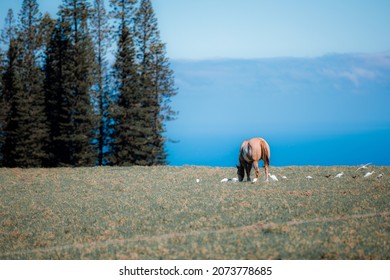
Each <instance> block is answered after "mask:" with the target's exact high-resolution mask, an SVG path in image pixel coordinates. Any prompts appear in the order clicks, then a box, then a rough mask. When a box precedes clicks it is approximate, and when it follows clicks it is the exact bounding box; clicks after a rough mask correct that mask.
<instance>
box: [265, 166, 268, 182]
mask: <svg viewBox="0 0 390 280" xmlns="http://www.w3.org/2000/svg"><path fill="white" fill-rule="evenodd" d="M264 171H265V177H266V178H267V179H266V181H267V182H268V164H264Z"/></svg>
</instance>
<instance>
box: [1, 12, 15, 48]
mask: <svg viewBox="0 0 390 280" xmlns="http://www.w3.org/2000/svg"><path fill="white" fill-rule="evenodd" d="M0 39H1V40H0V42H1V43H2V44H3V45H4V46H5V47H7V48H8V47H9V46H10V45H11V41H12V40H14V39H16V24H15V17H14V12H13V10H12V9H9V10H8V12H7V16H6V18H5V24H4V29H3V30H2V31H1V37H0Z"/></svg>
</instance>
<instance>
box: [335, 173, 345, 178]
mask: <svg viewBox="0 0 390 280" xmlns="http://www.w3.org/2000/svg"><path fill="white" fill-rule="evenodd" d="M343 175H344V172H341V173H339V174H337V175H336V176H334V177H335V178H341V176H343Z"/></svg>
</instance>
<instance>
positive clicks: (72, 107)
mask: <svg viewBox="0 0 390 280" xmlns="http://www.w3.org/2000/svg"><path fill="white" fill-rule="evenodd" d="M89 13H90V9H89V5H88V2H87V1H86V0H63V4H62V5H61V6H60V11H59V20H58V22H57V25H56V28H55V31H54V33H53V36H52V40H51V43H50V47H49V48H48V50H47V59H46V66H45V71H46V82H45V88H46V94H47V99H46V105H47V108H46V111H47V112H48V115H49V119H50V117H53V119H51V120H50V122H51V123H50V133H51V135H52V137H51V141H50V146H51V148H50V151H51V153H52V159H53V160H52V164H54V165H60V166H67V165H68V166H69V165H70V166H91V165H95V163H96V160H97V153H96V149H95V147H94V144H93V140H94V138H95V133H94V132H95V128H96V121H95V116H94V112H93V106H92V102H91V97H92V87H93V85H94V83H95V81H94V74H93V70H94V67H95V61H94V57H95V55H94V49H93V44H92V39H91V36H90V34H89V31H88V18H89ZM56 79H58V80H56ZM58 146H61V149H60V150H57V149H56V147H58Z"/></svg>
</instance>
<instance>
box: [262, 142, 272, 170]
mask: <svg viewBox="0 0 390 280" xmlns="http://www.w3.org/2000/svg"><path fill="white" fill-rule="evenodd" d="M260 147H261V154H262V159H263V161H264V165H265V166H269V162H270V158H271V150H270V148H269V145H268V143H267V142H266V141H265V140H264V139H261V142H260Z"/></svg>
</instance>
